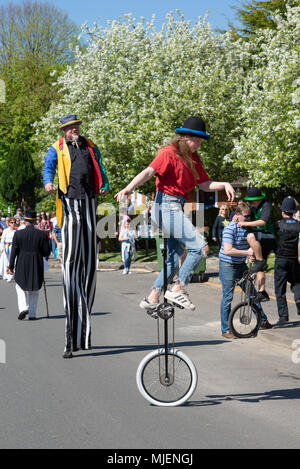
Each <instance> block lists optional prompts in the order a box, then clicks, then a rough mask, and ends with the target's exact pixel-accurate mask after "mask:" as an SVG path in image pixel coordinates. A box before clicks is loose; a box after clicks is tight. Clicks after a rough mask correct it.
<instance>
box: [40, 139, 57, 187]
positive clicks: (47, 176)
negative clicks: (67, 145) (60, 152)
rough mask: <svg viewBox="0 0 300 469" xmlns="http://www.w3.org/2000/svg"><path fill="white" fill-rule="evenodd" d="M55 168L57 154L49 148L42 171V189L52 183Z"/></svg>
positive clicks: (53, 149)
mask: <svg viewBox="0 0 300 469" xmlns="http://www.w3.org/2000/svg"><path fill="white" fill-rule="evenodd" d="M56 166H57V153H56V150H55V148H54V147H53V146H52V147H50V148H49V150H48V153H47V155H46V156H45V163H44V170H43V179H44V187H45V185H46V184H48V183H49V182H53V180H54V175H55V172H56Z"/></svg>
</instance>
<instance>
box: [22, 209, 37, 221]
mask: <svg viewBox="0 0 300 469" xmlns="http://www.w3.org/2000/svg"><path fill="white" fill-rule="evenodd" d="M35 219H36V212H35V211H34V210H30V209H28V210H25V213H24V220H35Z"/></svg>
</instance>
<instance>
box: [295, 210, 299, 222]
mask: <svg viewBox="0 0 300 469" xmlns="http://www.w3.org/2000/svg"><path fill="white" fill-rule="evenodd" d="M293 218H294V219H295V220H297V221H300V210H297V212H296V213H295V214H294V217H293Z"/></svg>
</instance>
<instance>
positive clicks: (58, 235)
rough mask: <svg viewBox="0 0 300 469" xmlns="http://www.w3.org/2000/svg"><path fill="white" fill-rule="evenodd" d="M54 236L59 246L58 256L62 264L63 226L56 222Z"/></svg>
mask: <svg viewBox="0 0 300 469" xmlns="http://www.w3.org/2000/svg"><path fill="white" fill-rule="evenodd" d="M52 238H53V241H54V242H55V245H56V246H57V257H58V259H59V261H60V263H61V264H62V238H61V228H60V227H59V226H58V224H57V223H56V225H55V227H54V228H53V232H52Z"/></svg>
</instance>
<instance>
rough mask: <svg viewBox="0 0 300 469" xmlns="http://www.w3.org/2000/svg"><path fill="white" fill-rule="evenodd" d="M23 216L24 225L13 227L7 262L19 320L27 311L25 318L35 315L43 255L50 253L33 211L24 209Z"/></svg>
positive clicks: (47, 242) (42, 277) (31, 317)
mask: <svg viewBox="0 0 300 469" xmlns="http://www.w3.org/2000/svg"><path fill="white" fill-rule="evenodd" d="M24 220H25V225H26V228H25V229H24V230H17V231H16V233H15V235H14V238H13V242H12V249H11V255H10V262H9V273H10V274H13V273H14V270H15V281H16V291H17V296H18V309H19V316H18V319H20V321H22V320H23V319H25V318H26V316H27V315H28V319H29V320H34V319H36V310H37V305H38V299H39V290H40V289H41V287H42V285H43V281H44V259H43V258H44V257H48V256H49V255H50V245H49V241H48V237H47V234H46V233H45V232H44V231H40V230H36V229H35V226H34V225H35V220H36V212H34V211H33V210H26V212H25V215H24Z"/></svg>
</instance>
